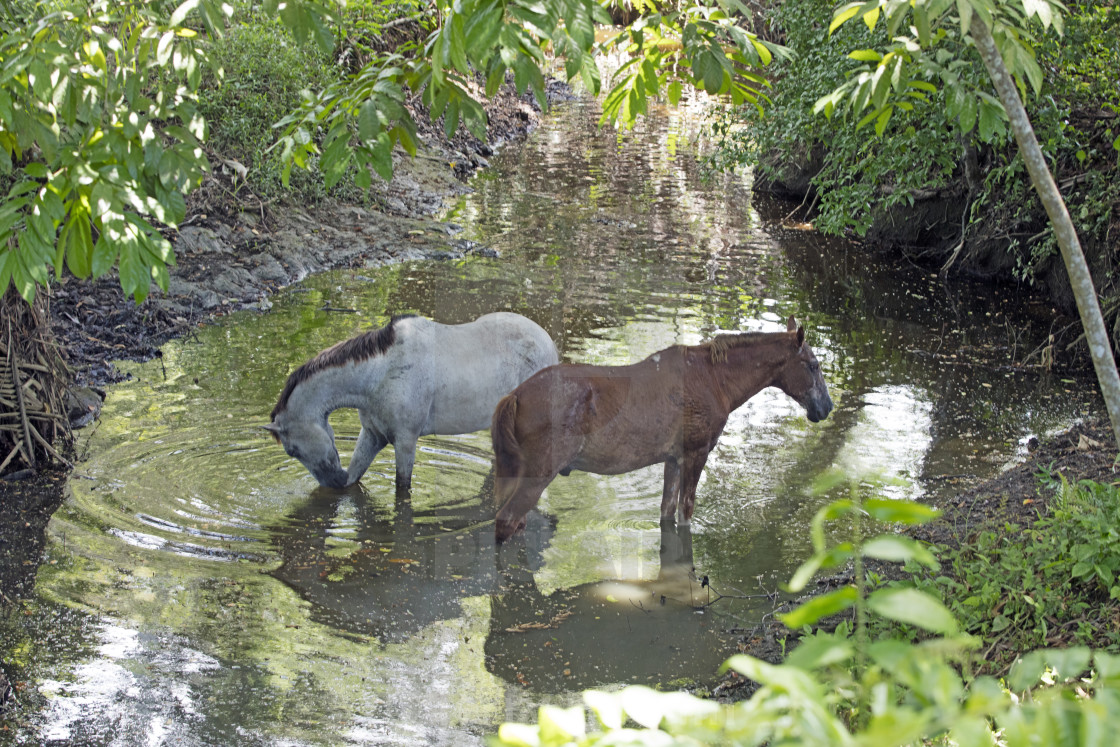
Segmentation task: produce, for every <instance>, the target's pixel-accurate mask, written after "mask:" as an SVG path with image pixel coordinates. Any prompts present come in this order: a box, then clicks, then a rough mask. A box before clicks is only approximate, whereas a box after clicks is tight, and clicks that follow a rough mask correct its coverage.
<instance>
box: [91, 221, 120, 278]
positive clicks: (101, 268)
mask: <svg viewBox="0 0 1120 747" xmlns="http://www.w3.org/2000/svg"><path fill="white" fill-rule="evenodd" d="M116 261H117V246H116V244H115V243H114V242H112V241H109V240H108V239H107V238H106V235H105V233H104V232H102V233H101V235H100V236H98V237H97V243H96V244H94V245H93V260H92V262H91V263H90V276H91V277H94V278H99V277H101V276H102V275H104V274H105V273H106V272H108V271H109V270H110V269H112V267H113V265H114V264H115V263H116Z"/></svg>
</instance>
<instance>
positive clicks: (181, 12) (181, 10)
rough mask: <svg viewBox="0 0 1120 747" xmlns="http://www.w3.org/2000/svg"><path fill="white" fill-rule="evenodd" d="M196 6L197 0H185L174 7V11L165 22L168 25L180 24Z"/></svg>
mask: <svg viewBox="0 0 1120 747" xmlns="http://www.w3.org/2000/svg"><path fill="white" fill-rule="evenodd" d="M197 7H198V0H186V2H184V3H183V4H182V5H180V6H179V7H178V8H176V9H175V12H174V13H172V14H171V18H170V20H168V22H167V23H168V25H171V26H182V25H183V21H185V20H186V18H187V16H188V15H190V12H191V11H192V10H194V9H195V8H197Z"/></svg>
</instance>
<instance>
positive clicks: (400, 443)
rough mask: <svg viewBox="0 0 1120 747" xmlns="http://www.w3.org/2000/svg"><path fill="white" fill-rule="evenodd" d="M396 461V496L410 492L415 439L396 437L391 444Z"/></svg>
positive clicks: (414, 458)
mask: <svg viewBox="0 0 1120 747" xmlns="http://www.w3.org/2000/svg"><path fill="white" fill-rule="evenodd" d="M393 450H394V451H395V452H396V461H397V495H407V494H409V493H410V492H412V467H413V465H414V464H415V463H416V438H414V437H411V436H398V437H397V440H396V441H394V442H393Z"/></svg>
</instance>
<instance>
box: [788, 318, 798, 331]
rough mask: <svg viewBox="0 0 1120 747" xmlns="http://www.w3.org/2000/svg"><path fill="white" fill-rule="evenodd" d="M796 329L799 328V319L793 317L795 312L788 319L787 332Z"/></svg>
mask: <svg viewBox="0 0 1120 747" xmlns="http://www.w3.org/2000/svg"><path fill="white" fill-rule="evenodd" d="M795 329H797V320H796V319H794V318H793V314H790V315H789V319H786V332H792V331H794V330H795Z"/></svg>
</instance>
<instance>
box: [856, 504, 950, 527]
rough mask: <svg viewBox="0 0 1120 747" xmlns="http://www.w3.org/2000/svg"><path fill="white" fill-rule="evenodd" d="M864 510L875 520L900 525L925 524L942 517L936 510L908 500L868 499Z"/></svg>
mask: <svg viewBox="0 0 1120 747" xmlns="http://www.w3.org/2000/svg"><path fill="white" fill-rule="evenodd" d="M863 508H864V510H865V511H866V512H867V513H868V515H869V516H871V517H872V518H874V519H878V520H879V521H887V522H891V523H898V524H907V525H915V524H925V523H927V522H929V521H932V520H933V519H936V518H937V517H938V516H940V515H941V512H940V511H938V510H937V509H936V508H931V507H930V506H926V505H923V504H921V503H916V502H914V501H907V500H895V499H892V498H868V499H867V500H866V501H864V503H863Z"/></svg>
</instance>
